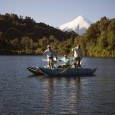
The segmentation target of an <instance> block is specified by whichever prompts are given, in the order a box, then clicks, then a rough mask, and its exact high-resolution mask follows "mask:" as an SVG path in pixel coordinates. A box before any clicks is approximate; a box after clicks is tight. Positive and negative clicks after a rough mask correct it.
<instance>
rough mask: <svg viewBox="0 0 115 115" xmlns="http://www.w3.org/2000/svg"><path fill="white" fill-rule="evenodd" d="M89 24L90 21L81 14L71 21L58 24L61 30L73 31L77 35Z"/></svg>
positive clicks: (83, 31)
mask: <svg viewBox="0 0 115 115" xmlns="http://www.w3.org/2000/svg"><path fill="white" fill-rule="evenodd" d="M90 25H91V21H89V20H88V19H86V18H85V17H83V16H78V17H77V18H76V19H74V20H73V21H71V22H68V23H65V24H63V25H60V26H59V29H60V30H62V31H74V32H76V33H77V34H79V35H83V34H84V33H85V32H86V30H87V29H88V28H89V26H90Z"/></svg>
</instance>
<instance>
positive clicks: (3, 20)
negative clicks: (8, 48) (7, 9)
mask: <svg viewBox="0 0 115 115" xmlns="http://www.w3.org/2000/svg"><path fill="white" fill-rule="evenodd" d="M0 32H1V34H7V35H5V39H14V38H16V37H17V38H19V37H20V36H29V37H31V38H32V39H33V40H34V41H37V40H38V39H41V38H43V37H49V36H50V35H53V36H54V37H55V38H56V39H58V40H65V39H68V38H70V36H71V33H66V32H63V31H61V30H59V29H56V28H54V27H51V26H49V25H46V24H45V23H36V22H35V21H34V20H33V19H32V18H31V17H25V19H24V18H23V17H22V16H19V17H18V16H17V15H16V14H8V13H7V14H5V15H0ZM6 32H7V33H6ZM14 33H15V34H14Z"/></svg>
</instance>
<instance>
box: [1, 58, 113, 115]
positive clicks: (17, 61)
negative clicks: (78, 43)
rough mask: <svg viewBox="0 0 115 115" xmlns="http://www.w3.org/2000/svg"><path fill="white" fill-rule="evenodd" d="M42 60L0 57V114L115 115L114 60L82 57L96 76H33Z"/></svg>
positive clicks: (84, 63) (42, 62)
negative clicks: (29, 68)
mask: <svg viewBox="0 0 115 115" xmlns="http://www.w3.org/2000/svg"><path fill="white" fill-rule="evenodd" d="M44 58H45V57H44V56H0V115H42V114H46V115H55V114H56V115H59V114H61V115H63V114H73V115H115V59H111V58H86V57H85V58H83V62H82V63H83V65H84V66H86V67H97V71H96V73H95V74H96V76H90V77H88V76H86V77H80V78H78V77H72V78H66V77H60V78H58V77H52V78H47V77H38V76H32V74H31V73H30V72H29V71H28V70H27V69H26V68H27V67H28V66H40V65H44V64H45V63H46V62H44V61H42V59H44Z"/></svg>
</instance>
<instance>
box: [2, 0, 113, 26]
mask: <svg viewBox="0 0 115 115" xmlns="http://www.w3.org/2000/svg"><path fill="white" fill-rule="evenodd" d="M5 13H14V14H17V15H18V16H24V17H25V16H29V17H31V18H33V19H34V20H35V21H36V22H37V23H39V22H43V23H45V24H48V25H50V26H53V27H58V26H59V25H62V24H64V23H67V22H70V21H72V20H73V19H75V18H77V17H78V16H84V17H85V18H87V19H89V20H90V21H92V22H93V23H95V22H96V21H98V20H100V18H101V17H103V16H106V17H107V18H109V19H112V18H115V0H0V14H5Z"/></svg>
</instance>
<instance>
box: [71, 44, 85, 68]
mask: <svg viewBox="0 0 115 115" xmlns="http://www.w3.org/2000/svg"><path fill="white" fill-rule="evenodd" d="M72 51H74V65H75V67H77V66H78V67H80V66H81V65H80V61H81V59H82V56H83V53H82V49H81V46H80V44H78V46H77V47H75V48H73V49H72Z"/></svg>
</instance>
